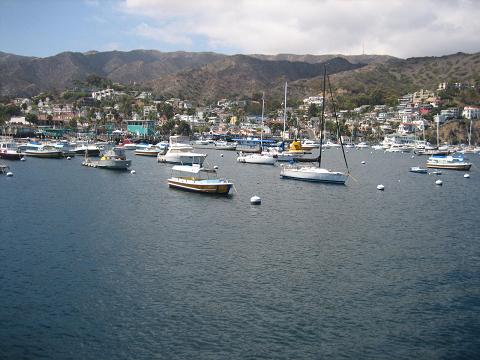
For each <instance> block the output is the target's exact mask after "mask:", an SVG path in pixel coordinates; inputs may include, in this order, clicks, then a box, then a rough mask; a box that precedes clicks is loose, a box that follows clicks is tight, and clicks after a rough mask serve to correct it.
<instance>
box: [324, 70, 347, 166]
mask: <svg viewBox="0 0 480 360" xmlns="http://www.w3.org/2000/svg"><path fill="white" fill-rule="evenodd" d="M327 78H328V90H329V92H330V98H331V100H332V109H333V116H334V117H335V123H336V124H337V132H340V124H339V121H338V116H337V109H336V107H335V99H334V98H333V91H332V84H331V83H330V76H327ZM338 139H339V140H340V146H341V147H342V153H343V160H345V166H346V168H347V174H350V169H349V168H348V163H347V157H346V155H345V149H344V148H343V141H342V137H341V136H339V137H338Z"/></svg>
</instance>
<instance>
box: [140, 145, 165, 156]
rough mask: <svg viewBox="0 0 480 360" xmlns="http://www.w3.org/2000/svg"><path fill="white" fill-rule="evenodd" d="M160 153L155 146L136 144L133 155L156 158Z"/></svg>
mask: <svg viewBox="0 0 480 360" xmlns="http://www.w3.org/2000/svg"><path fill="white" fill-rule="evenodd" d="M160 151H161V149H160V148H159V147H158V146H156V145H150V144H138V145H137V148H136V149H135V155H142V156H158V153H159V152H160Z"/></svg>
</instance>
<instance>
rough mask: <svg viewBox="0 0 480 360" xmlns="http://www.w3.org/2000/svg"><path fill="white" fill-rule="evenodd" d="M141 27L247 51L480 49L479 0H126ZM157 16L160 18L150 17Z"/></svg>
mask: <svg viewBox="0 0 480 360" xmlns="http://www.w3.org/2000/svg"><path fill="white" fill-rule="evenodd" d="M121 9H122V11H123V12H125V13H126V14H130V15H134V17H133V18H141V19H143V20H144V21H142V23H140V24H137V25H136V27H135V29H134V32H135V33H136V34H137V35H140V36H143V37H147V38H150V39H156V40H158V41H159V42H167V43H170V44H178V45H179V47H180V46H190V45H192V44H195V42H197V41H199V39H201V40H203V41H204V43H206V44H208V45H209V46H210V47H211V48H210V49H203V50H217V51H221V50H222V49H235V50H236V51H238V52H241V53H267V54H268V53H269V54H275V53H299V54H300V53H302V54H303V53H313V54H325V53H344V54H355V53H357V54H358V53H361V51H362V45H364V46H365V52H366V53H375V54H390V55H394V56H399V57H408V56H424V55H444V54H447V53H453V52H457V51H465V52H477V51H480V44H479V41H478V34H479V33H480V22H479V21H478V18H479V15H480V7H478V6H477V3H476V1H475V0H423V1H414V0H389V1H385V0H378V1H377V0H318V1H316V0H297V1H292V0H263V1H260V0H257V1H255V0H236V1H223V0H196V1H182V0H175V1H174V0H124V1H123V2H122V4H121ZM148 24H154V25H148Z"/></svg>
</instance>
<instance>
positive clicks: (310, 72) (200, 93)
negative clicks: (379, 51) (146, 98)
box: [147, 55, 362, 101]
mask: <svg viewBox="0 0 480 360" xmlns="http://www.w3.org/2000/svg"><path fill="white" fill-rule="evenodd" d="M325 64H327V68H328V72H329V73H331V74H333V73H337V72H342V71H348V70H352V69H356V68H359V67H361V66H362V65H358V64H357V65H355V64H351V63H349V62H348V61H347V60H345V59H343V58H334V59H331V60H329V61H327V62H325V63H316V64H310V63H306V62H291V61H273V60H260V59H257V58H253V57H250V56H246V55H234V56H231V57H227V58H225V59H222V60H219V61H217V62H214V63H210V64H207V65H204V66H202V67H200V68H198V69H194V70H189V71H183V72H179V73H176V74H174V75H168V76H165V77H161V78H159V79H157V80H154V81H151V82H149V83H147V85H149V86H152V87H153V89H154V91H155V92H156V93H159V94H162V95H165V96H181V97H187V98H193V99H197V100H200V101H211V100H215V99H218V98H222V97H233V98H235V97H249V96H252V94H254V93H259V92H262V91H265V90H267V91H269V94H270V95H278V96H279V95H280V94H281V93H282V92H283V86H284V83H285V81H294V80H298V79H305V78H312V77H317V76H319V75H321V74H323V69H324V65H325Z"/></svg>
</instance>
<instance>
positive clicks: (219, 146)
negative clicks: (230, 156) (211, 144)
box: [215, 141, 237, 151]
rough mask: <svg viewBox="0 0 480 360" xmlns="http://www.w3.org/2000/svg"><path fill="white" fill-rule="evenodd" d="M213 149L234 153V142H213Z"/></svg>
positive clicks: (235, 146) (235, 145) (235, 144)
mask: <svg viewBox="0 0 480 360" xmlns="http://www.w3.org/2000/svg"><path fill="white" fill-rule="evenodd" d="M215 149H216V150H226V151H234V150H236V149H237V143H236V142H229V141H216V142H215Z"/></svg>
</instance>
